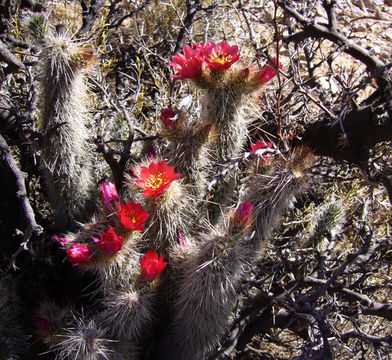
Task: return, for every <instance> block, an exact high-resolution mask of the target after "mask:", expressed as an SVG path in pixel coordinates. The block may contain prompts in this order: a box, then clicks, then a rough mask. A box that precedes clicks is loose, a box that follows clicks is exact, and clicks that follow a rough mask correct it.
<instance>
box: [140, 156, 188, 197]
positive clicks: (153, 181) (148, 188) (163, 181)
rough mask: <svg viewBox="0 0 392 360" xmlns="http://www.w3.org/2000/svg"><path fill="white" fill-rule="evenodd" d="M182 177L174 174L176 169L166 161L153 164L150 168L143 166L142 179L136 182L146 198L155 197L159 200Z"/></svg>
mask: <svg viewBox="0 0 392 360" xmlns="http://www.w3.org/2000/svg"><path fill="white" fill-rule="evenodd" d="M180 176H181V174H175V173H174V167H172V166H169V165H167V163H166V161H159V162H158V163H154V162H152V163H151V164H150V166H149V167H148V168H146V167H145V166H142V168H141V171H140V177H141V178H140V179H138V180H136V184H137V186H139V187H141V188H143V189H144V192H143V196H144V197H146V196H152V195H155V199H158V198H159V197H160V196H161V195H162V194H163V193H164V192H165V191H166V190H167V188H168V187H169V185H170V184H171V183H172V182H173V181H174V180H176V179H178V178H179V177H180Z"/></svg>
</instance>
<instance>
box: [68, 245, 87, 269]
mask: <svg viewBox="0 0 392 360" xmlns="http://www.w3.org/2000/svg"><path fill="white" fill-rule="evenodd" d="M65 251H66V252H67V255H68V260H69V261H70V262H71V263H72V264H73V266H80V265H85V264H88V263H89V262H90V260H91V251H90V249H89V248H88V247H87V246H85V245H77V244H72V248H71V249H67V250H65Z"/></svg>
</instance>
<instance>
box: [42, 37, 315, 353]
mask: <svg viewBox="0 0 392 360" xmlns="http://www.w3.org/2000/svg"><path fill="white" fill-rule="evenodd" d="M63 44H66V46H63ZM43 56H44V57H45V59H46V62H45V65H44V76H43V93H44V94H45V95H44V97H43V104H44V105H43V111H42V128H43V130H44V132H45V142H44V144H43V149H42V164H43V165H42V167H43V170H44V174H45V179H46V181H47V184H48V189H49V190H48V198H49V200H50V202H51V204H52V207H53V210H54V214H55V222H56V224H58V226H59V227H60V228H61V227H63V226H65V225H67V224H69V223H73V222H75V221H80V220H81V219H83V217H84V216H83V215H84V214H86V213H88V210H87V209H88V203H90V202H96V197H97V195H95V194H94V191H92V190H91V189H92V188H93V187H94V186H92V184H94V179H93V177H92V168H91V166H89V164H91V159H90V158H89V155H88V154H89V152H88V151H87V149H88V141H87V135H86V134H87V131H86V123H87V122H86V112H85V111H84V110H82V109H81V106H84V104H83V101H84V95H83V94H84V93H85V91H86V88H85V83H84V80H83V77H84V75H85V73H86V69H88V66H89V64H90V63H91V61H92V59H93V55H92V53H91V52H90V49H86V48H85V47H83V46H82V45H80V44H77V43H74V42H70V39H69V38H67V36H66V35H56V36H55V37H52V38H51V39H48V40H47V45H46V48H45V51H44V54H43ZM171 65H172V66H173V68H174V69H175V70H176V71H177V74H176V75H174V76H173V78H177V79H181V80H183V81H190V82H191V83H192V84H193V87H194V88H196V89H198V90H199V91H200V92H201V93H202V94H203V100H202V109H201V111H200V113H199V114H196V115H194V116H188V114H186V113H185V112H184V111H180V110H177V109H173V108H169V109H165V110H163V111H162V113H161V123H160V126H161V134H162V136H163V137H165V138H166V140H167V141H166V143H165V145H164V146H161V147H160V150H159V151H157V152H158V153H157V154H155V153H153V154H149V155H148V156H146V157H145V158H144V159H142V161H141V162H140V163H139V164H132V165H131V166H130V168H128V169H127V171H126V176H125V182H124V184H123V189H122V190H121V191H117V189H116V187H115V185H114V184H113V183H112V182H111V181H107V182H105V183H102V184H100V189H101V205H100V207H99V209H97V210H96V213H95V215H94V216H93V217H92V219H91V220H90V222H88V223H85V224H83V225H82V226H81V227H80V229H79V230H77V231H73V232H68V233H66V234H63V235H59V236H54V237H53V239H54V240H55V241H56V242H57V243H58V244H59V246H61V247H62V248H63V249H64V250H65V254H66V256H67V259H68V261H69V262H71V263H72V265H73V266H75V267H78V268H79V269H80V270H81V271H86V272H91V273H93V274H94V275H95V276H96V283H97V284H98V286H97V289H96V296H95V298H96V299H98V300H95V303H94V304H91V306H87V307H85V308H83V309H68V310H66V309H61V310H60V309H57V308H56V306H55V305H53V304H50V303H45V305H42V306H41V307H40V309H38V310H37V313H36V319H39V322H38V323H39V326H38V327H39V333H40V337H41V339H42V341H43V342H45V343H46V344H47V345H48V346H49V347H50V348H51V349H52V350H53V351H54V352H55V353H56V355H57V356H58V358H60V359H80V360H87V359H89V360H90V359H141V358H144V357H145V356H146V354H150V355H149V356H150V358H155V359H156V358H160V359H162V358H163V359H171V360H174V359H178V360H180V359H182V360H183V359H188V360H201V359H204V358H205V357H206V356H208V354H209V352H211V351H212V350H214V349H215V348H216V347H217V345H218V344H219V341H220V340H221V339H222V336H223V335H224V334H225V332H226V331H227V329H228V327H229V326H230V321H231V319H232V312H233V308H234V306H235V303H236V301H237V299H238V296H239V292H240V285H241V280H242V279H244V277H245V276H246V274H247V272H248V271H249V269H250V267H251V266H252V265H253V264H254V263H255V261H256V260H257V259H258V258H259V257H260V254H261V251H262V248H263V246H264V244H265V242H266V241H267V240H268V237H269V236H270V235H271V232H272V230H273V229H274V226H275V225H276V224H277V223H278V222H279V219H280V216H281V215H282V213H283V211H284V210H285V209H286V208H287V207H288V206H289V204H290V203H291V202H292V200H293V197H294V196H295V195H296V194H298V193H299V192H300V191H301V190H302V189H303V187H304V186H305V184H306V169H307V168H308V167H309V166H310V165H311V163H312V161H311V160H312V155H311V153H310V152H309V150H308V149H305V148H296V149H293V150H292V151H291V152H289V153H287V154H285V156H282V155H281V154H280V153H279V151H278V150H277V147H276V146H275V145H273V144H272V143H265V142H264V141H263V140H262V139H260V141H258V142H257V143H255V144H252V147H251V146H250V141H249V140H250V139H249V125H250V123H251V121H253V120H254V119H252V116H251V113H250V112H249V111H248V108H249V106H250V105H251V102H252V97H251V96H250V94H252V93H254V92H256V91H259V89H262V87H263V86H264V84H265V83H267V82H268V81H269V80H270V79H272V78H273V77H274V75H275V74H276V71H279V67H280V65H279V66H278V64H276V61H275V60H274V61H272V62H269V63H267V64H266V65H264V67H262V68H258V67H256V66H249V65H248V64H246V63H245V61H243V60H242V59H240V55H239V53H238V48H237V47H236V46H230V45H228V44H227V43H226V42H221V43H219V44H215V43H213V42H208V43H205V44H194V45H192V46H188V45H185V47H184V49H183V53H179V54H177V55H175V56H173V58H172V62H171ZM86 66H87V67H86ZM49 89H50V91H49ZM76 98H77V99H78V101H75V100H76ZM233 157H236V158H237V159H238V158H242V159H243V164H242V169H244V170H242V169H241V171H240V172H239V171H238V172H237V174H236V176H231V173H230V172H228V174H227V176H226V177H225V176H223V175H222V176H221V178H223V179H221V181H216V176H217V169H219V168H220V166H221V164H230V161H231V160H232V158H233ZM89 161H90V162H89ZM226 173H227V172H226ZM222 174H225V173H224V172H223V173H222ZM208 184H210V185H211V184H213V186H207V185H208ZM95 187H96V188H98V184H96V185H95ZM119 194H120V195H119Z"/></svg>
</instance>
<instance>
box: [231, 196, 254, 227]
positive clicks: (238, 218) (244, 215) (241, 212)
mask: <svg viewBox="0 0 392 360" xmlns="http://www.w3.org/2000/svg"><path fill="white" fill-rule="evenodd" d="M252 210H253V205H252V204H251V203H250V202H248V201H247V202H244V203H241V204H240V205H239V206H238V208H237V210H236V211H235V213H234V218H233V221H234V223H235V224H236V225H239V226H245V225H246V224H247V222H248V220H249V217H250V213H251V212H252Z"/></svg>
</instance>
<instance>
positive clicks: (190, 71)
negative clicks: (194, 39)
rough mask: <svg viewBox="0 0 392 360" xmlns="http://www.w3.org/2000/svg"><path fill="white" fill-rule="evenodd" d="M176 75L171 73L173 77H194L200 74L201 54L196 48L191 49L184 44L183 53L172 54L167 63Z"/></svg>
mask: <svg viewBox="0 0 392 360" xmlns="http://www.w3.org/2000/svg"><path fill="white" fill-rule="evenodd" d="M169 64H170V65H171V66H172V67H173V69H174V70H176V71H177V72H178V75H173V76H172V78H173V79H195V78H198V77H200V76H201V73H202V64H203V56H201V51H199V50H198V49H195V50H193V49H192V48H191V47H190V46H189V45H185V46H184V54H180V53H177V55H175V56H172V62H170V63H169Z"/></svg>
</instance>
